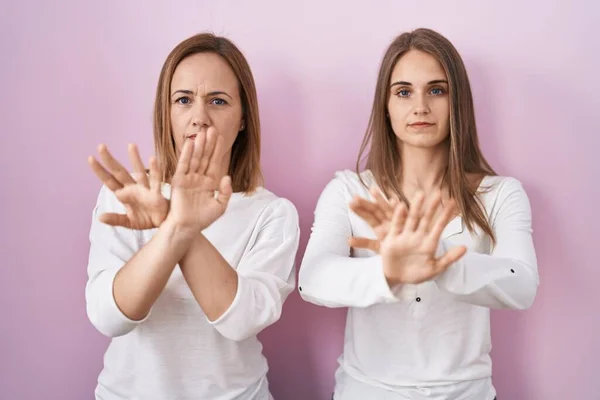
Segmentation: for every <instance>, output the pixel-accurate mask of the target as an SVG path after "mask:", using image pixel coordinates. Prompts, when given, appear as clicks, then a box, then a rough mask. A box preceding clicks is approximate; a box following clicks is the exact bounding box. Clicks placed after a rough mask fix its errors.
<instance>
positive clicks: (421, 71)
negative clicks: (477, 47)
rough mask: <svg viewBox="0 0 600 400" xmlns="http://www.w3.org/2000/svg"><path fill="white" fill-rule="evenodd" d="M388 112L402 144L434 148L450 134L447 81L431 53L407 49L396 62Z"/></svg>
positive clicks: (391, 81)
mask: <svg viewBox="0 0 600 400" xmlns="http://www.w3.org/2000/svg"><path fill="white" fill-rule="evenodd" d="M388 113H389V118H390V122H391V125H392V129H393V130H394V133H395V134H396V137H397V138H398V140H399V142H400V144H401V145H402V146H412V147H421V148H434V147H438V146H440V144H442V143H444V142H445V139H446V138H447V137H448V135H449V134H450V127H449V117H450V102H449V98H448V81H447V78H446V73H445V72H444V69H443V68H442V65H441V64H440V63H439V62H438V61H437V59H436V58H435V57H433V56H432V55H430V54H428V53H425V52H422V51H419V50H409V51H408V52H406V53H405V54H404V55H403V56H402V57H400V59H399V60H398V62H397V63H396V65H395V67H394V70H393V71H392V77H391V80H390V97H389V100H388Z"/></svg>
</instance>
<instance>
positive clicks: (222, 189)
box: [217, 175, 233, 206]
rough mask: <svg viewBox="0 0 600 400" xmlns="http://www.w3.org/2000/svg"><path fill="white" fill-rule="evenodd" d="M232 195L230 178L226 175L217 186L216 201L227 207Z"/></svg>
mask: <svg viewBox="0 0 600 400" xmlns="http://www.w3.org/2000/svg"><path fill="white" fill-rule="evenodd" d="M232 193H233V189H232V187H231V178H230V177H229V176H228V175H225V176H224V177H223V178H221V183H220V184H219V192H218V193H217V201H218V202H219V203H220V204H222V205H224V206H227V204H228V203H229V199H230V198H231V194H232Z"/></svg>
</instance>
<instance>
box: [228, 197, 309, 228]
mask: <svg viewBox="0 0 600 400" xmlns="http://www.w3.org/2000/svg"><path fill="white" fill-rule="evenodd" d="M237 196H239V199H238V203H239V206H240V207H244V208H246V209H247V210H250V209H252V210H253V212H255V213H258V214H259V224H266V223H269V224H273V223H274V224H277V225H281V226H283V227H284V228H283V229H284V230H290V229H291V230H294V229H296V228H297V227H298V224H299V217H298V210H297V209H296V206H295V205H294V203H292V202H291V201H290V200H289V199H287V198H285V197H281V196H278V195H277V194H275V193H273V192H271V191H270V190H268V189H266V188H264V187H260V188H258V189H256V190H255V191H254V192H252V193H249V194H242V193H239V194H237Z"/></svg>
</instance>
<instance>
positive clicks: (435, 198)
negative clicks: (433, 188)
mask: <svg viewBox="0 0 600 400" xmlns="http://www.w3.org/2000/svg"><path fill="white" fill-rule="evenodd" d="M441 201H442V196H441V194H440V193H439V192H436V193H434V194H433V195H432V197H431V202H430V203H429V204H428V205H427V206H426V209H425V214H424V215H423V218H421V221H420V222H419V227H418V228H417V229H418V230H419V231H421V232H428V231H429V225H430V224H431V221H432V219H433V216H434V215H435V213H436V211H437V210H438V208H439V207H440V203H441Z"/></svg>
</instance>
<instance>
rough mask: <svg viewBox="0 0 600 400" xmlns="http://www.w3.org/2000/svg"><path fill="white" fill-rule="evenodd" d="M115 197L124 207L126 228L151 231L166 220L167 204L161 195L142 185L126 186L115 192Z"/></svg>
mask: <svg viewBox="0 0 600 400" xmlns="http://www.w3.org/2000/svg"><path fill="white" fill-rule="evenodd" d="M115 195H116V196H117V199H119V201H120V202H121V203H123V205H124V206H125V210H126V215H127V222H126V226H125V227H126V228H130V229H151V228H155V227H158V226H160V224H161V223H162V222H163V221H164V220H165V219H166V218H167V214H168V212H169V202H168V201H167V199H165V198H164V197H163V196H162V194H161V193H157V192H153V191H151V190H150V189H148V188H146V187H144V186H142V185H128V186H125V187H124V188H123V189H118V190H117V191H115Z"/></svg>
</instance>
